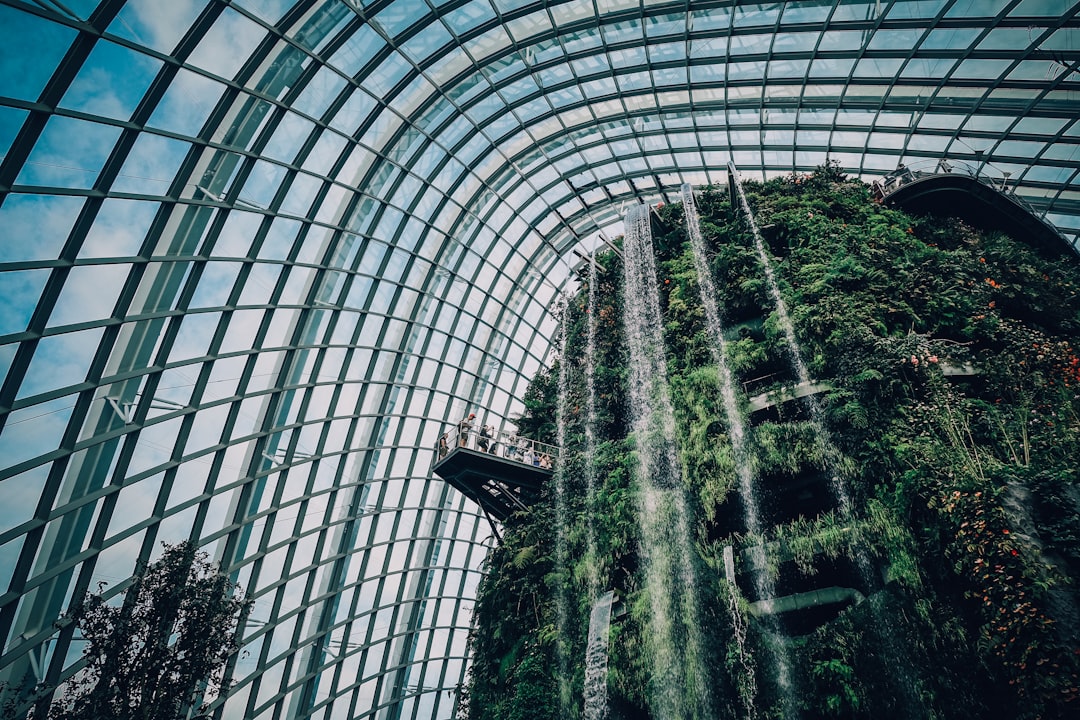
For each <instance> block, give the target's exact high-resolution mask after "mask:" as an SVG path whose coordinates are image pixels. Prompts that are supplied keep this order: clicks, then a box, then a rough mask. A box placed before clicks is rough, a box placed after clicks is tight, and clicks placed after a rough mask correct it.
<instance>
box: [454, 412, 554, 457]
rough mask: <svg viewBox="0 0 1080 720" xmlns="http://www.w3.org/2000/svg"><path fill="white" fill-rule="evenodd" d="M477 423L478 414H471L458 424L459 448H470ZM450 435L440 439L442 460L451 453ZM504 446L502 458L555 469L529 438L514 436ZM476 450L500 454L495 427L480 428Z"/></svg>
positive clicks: (545, 454) (483, 426)
mask: <svg viewBox="0 0 1080 720" xmlns="http://www.w3.org/2000/svg"><path fill="white" fill-rule="evenodd" d="M475 422H476V413H469V414H468V415H467V416H465V417H463V418H462V419H461V422H459V423H458V433H457V443H458V447H463V448H464V447H468V446H469V434H470V433H472V432H474V427H475ZM449 434H450V433H447V434H446V435H443V436H441V437H440V438H439V459H440V460H441V459H443V458H444V457H446V456H447V455H448V454H449V453H450V445H449V443H448V442H447V437H448V435H449ZM503 445H504V447H503V452H502V456H503V457H505V458H507V459H509V460H516V461H517V462H520V463H524V464H526V465H532V466H534V467H539V468H543V469H545V470H551V469H552V468H553V467H554V463H553V461H552V458H551V455H550V454H549V453H546V452H540V451H538V450H536V449H535V448H534V447H533V443H532V441H531V440H529V439H528V438H523V437H520V436H519V435H517V434H512V435H510V436H509V437H508V438H507V440H506V442H505V443H503ZM476 449H477V450H479V451H480V452H485V453H488V454H491V455H498V454H499V440H498V438H497V437H496V436H495V428H494V427H492V426H491V425H487V424H484V425H481V426H480V429H479V430H478V431H476Z"/></svg>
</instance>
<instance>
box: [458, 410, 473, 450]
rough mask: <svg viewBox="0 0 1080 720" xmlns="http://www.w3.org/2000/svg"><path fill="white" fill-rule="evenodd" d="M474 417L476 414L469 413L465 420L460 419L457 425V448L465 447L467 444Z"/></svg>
mask: <svg viewBox="0 0 1080 720" xmlns="http://www.w3.org/2000/svg"><path fill="white" fill-rule="evenodd" d="M475 417H476V413H469V416H468V417H467V418H462V420H461V422H459V423H458V447H466V446H467V445H468V444H469V431H470V430H472V423H473V419H474V418H475Z"/></svg>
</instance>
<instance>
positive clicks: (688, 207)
mask: <svg viewBox="0 0 1080 720" xmlns="http://www.w3.org/2000/svg"><path fill="white" fill-rule="evenodd" d="M682 201H683V213H684V215H685V219H686V230H687V234H688V235H689V237H690V245H691V247H692V249H693V253H694V266H695V269H696V270H697V276H698V288H699V289H700V291H701V304H702V308H703V309H704V311H705V323H706V326H707V328H708V331H709V339H710V341H711V343H710V346H709V349H710V351H711V353H712V356H713V361H714V362H715V363H716V368H717V377H718V385H719V390H720V398H721V401H722V402H721V405H722V406H723V409H724V419H725V421H726V424H727V429H728V438H729V439H730V441H731V452H732V456H733V459H734V462H735V474H736V477H737V478H738V483H739V498H740V500H741V504H742V510H743V521H744V522H745V523H746V529H747V532H748V533H749V534H750V535H751V536H753V537H757V538H761V537H762V526H761V517H760V507H761V497H760V494H759V491H758V486H757V478H756V473H755V471H754V463H753V457H752V453H751V452H750V451H749V449H748V448H747V445H746V421H745V419H744V417H743V413H742V411H741V410H740V409H739V404H738V401H737V399H736V395H735V381H734V380H733V378H732V375H731V369H730V368H729V367H728V363H727V340H726V338H725V337H724V328H723V324H722V321H721V317H720V308H719V306H718V305H717V297H719V295H718V294H717V292H716V285H715V283H714V282H713V278H712V271H711V270H710V268H709V263H708V257H707V253H706V248H705V240H704V238H703V237H702V235H701V223H700V220H699V217H698V212H697V204H696V203H695V201H694V192H693V188H692V187H691V186H690V185H688V184H687V185H683V186H682ZM749 574H750V577H751V579H752V581H753V583H754V590H755V592H756V593H757V596H758V597H759V598H762V599H769V598H774V597H776V587H775V583H774V582H773V579H772V577H771V576H770V574H769V572H768V570H767V569H766V563H763V562H754V563H753V566H752V568H751V570H750V573H749ZM728 581H729V585H730V587H729V589H730V591H731V592H732V594H733V596H734V595H737V593H738V588H737V586H736V584H735V578H734V574H732V576H731V577H729V578H728ZM729 610H730V612H731V614H732V627H733V628H735V630H736V633H735V637H736V640H737V641H738V643H739V653H740V664H741V665H742V667H743V668H744V672H747V673H750V677H748V678H746V683H747V687H748V689H749V690H750V692H747V693H746V695H747V697H744V698H743V702H744V705H745V707H746V714H747V717H748V718H752V717H754V716H755V708H754V704H753V701H754V697H753V696H752V692H753V691H755V690H756V687H757V683H756V679H755V678H754V677H753V665H752V663H751V662H750V661H749V658H748V657H744V656H745V655H747V650H746V647H745V632H743V633H740V632H739V631H738V630H739V627H740V624H741V623H742V622H744V618H742V617H736V616H735V615H736V614H739V615H740V616H741V611H740V610H739V609H738V607H737V605H736V603H735V602H734V599H733V601H732V602H731V603H730V607H729ZM763 625H764V629H765V631H766V634H767V636H768V640H769V643H768V645H769V650H770V659H771V661H772V670H773V673H774V677H775V679H776V683H777V687H778V688H779V691H780V700H781V704H782V707H783V712H784V716H785V717H791V716H793V715H794V714H795V700H794V697H793V694H794V689H793V687H792V682H791V662H790V658H789V652H788V638H787V637H786V635H785V633H784V631H783V628H782V627H781V626H780V623H779V622H777V620H776V619H775V617H773V616H771V615H770V616H766V617H765V618H764V622H763Z"/></svg>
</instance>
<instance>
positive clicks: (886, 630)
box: [728, 163, 925, 718]
mask: <svg viewBox="0 0 1080 720" xmlns="http://www.w3.org/2000/svg"><path fill="white" fill-rule="evenodd" d="M728 172H729V173H731V175H732V176H733V178H734V187H735V191H736V194H737V196H738V197H737V200H738V203H739V208H740V210H741V211H742V216H743V218H744V219H745V221H746V224H747V226H748V228H749V229H750V234H751V236H752V238H753V241H754V251H755V253H756V254H757V258H758V262H759V264H760V266H761V270H762V272H763V273H764V275H765V281H766V285H767V287H768V289H769V295H770V297H771V298H772V300H773V305H774V310H775V312H776V316H777V320H778V324H779V327H780V331H781V332H782V333H783V336H784V342H785V345H786V347H787V351H788V356H789V358H790V361H791V366H792V368H793V369H794V370H795V376H796V379H797V380H798V382H799V383H800V384H802V385H809V384H810V382H811V381H810V371H809V370H808V368H807V366H806V362H805V361H804V360H803V352H802V347H801V346H800V345H799V341H798V340H797V338H796V337H795V325H794V324H793V323H792V321H791V316H790V315H789V314H788V310H787V303H786V301H785V300H784V298H783V295H781V293H780V286H779V284H778V283H777V281H776V273H775V271H774V269H773V264H772V259H771V258H770V257H769V254H768V252H766V249H765V241H764V239H763V238H762V236H761V230H760V229H759V228H758V225H757V220H756V219H755V217H754V213H753V211H752V210H751V208H750V203H749V202H748V201H747V199H746V193H745V191H744V190H743V187H742V181H741V180H740V178H739V174H738V170H737V169H736V168H735V166H734V165H732V164H730V163H729V165H728ZM735 200H736V198H732V202H733V203H734V202H735ZM803 402H804V404H805V406H806V408H807V410H808V411H809V413H810V423H811V425H812V427H813V430H814V433H815V435H816V437H817V439H818V443H819V444H820V447H821V449H822V454H823V456H824V458H825V470H826V472H827V473H828V476H829V481H830V487H831V489H832V492H833V496H834V498H835V499H836V501H837V504H838V505H839V506H840V513H841V517H842V518H843V519H844V520H845V522H849V523H854V522H855V520H856V518H855V512H854V510H855V509H854V504H853V502H852V498H851V489H850V486H849V479H848V477H847V475H848V472H849V471H848V469H847V462H846V460H845V458H844V456H843V454H842V453H841V452H840V449H839V447H838V446H837V445H836V443H835V442H834V441H833V439H832V436H831V433H830V432H829V429H828V427H827V426H826V424H825V411H824V408H823V407H822V405H821V403H820V402H819V401H818V399H817V398H816V397H815V396H814V395H812V394H811V395H807V396H805V397H804V398H803ZM852 554H853V556H854V558H853V559H854V560H855V565H856V567H857V568H858V570H859V574H860V575H861V579H862V582H863V584H864V585H865V586H866V587H870V588H872V587H874V586H875V585H877V584H878V582H879V578H878V577H875V575H876V573H875V571H874V568H873V566H872V563H871V561H870V557H869V555H868V553H867V551H866V549H865V548H864V547H862V545H861V543H857V544H856V545H855V547H854V549H853V553H852ZM870 606H871V608H873V609H874V615H875V622H873V623H871V628H870V631H871V632H873V633H874V635H875V638H876V640H877V644H878V646H879V647H880V648H881V650H882V652H883V654H884V655H885V659H886V662H887V664H888V665H889V666H890V667H891V668H892V669H893V675H892V678H893V681H894V684H895V686H896V687H897V689H898V690H899V691H900V692H901V693H902V694H903V699H902V700H901V701H900V702H899V703H898V706H899V707H898V708H897V710H898V712H902V713H904V715H905V716H906V717H909V718H921V717H924V716H925V713H923V712H921V710H920V708H921V704H920V702H919V700H918V697H919V692H918V689H917V687H916V680H915V677H914V675H913V673H912V669H911V661H910V659H909V658H908V657H907V652H906V650H905V649H904V648H903V647H901V646H900V645H899V644H898V643H897V641H896V637H895V634H894V633H892V632H890V624H891V623H892V622H893V619H892V618H891V617H890V616H889V614H888V613H887V612H884V611H882V610H881V609H880V608H879V605H878V602H877V601H876V600H875V599H874V598H873V597H871V598H870Z"/></svg>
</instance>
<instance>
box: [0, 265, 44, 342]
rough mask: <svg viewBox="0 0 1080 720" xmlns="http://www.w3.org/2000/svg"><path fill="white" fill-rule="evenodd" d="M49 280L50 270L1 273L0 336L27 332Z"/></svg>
mask: <svg viewBox="0 0 1080 720" xmlns="http://www.w3.org/2000/svg"><path fill="white" fill-rule="evenodd" d="M48 279H49V271H48V270H19V271H8V272H0V307H3V312H0V335H7V334H9V333H17V332H22V331H24V330H26V326H27V325H28V324H29V322H30V317H31V316H32V315H33V314H34V310H36V309H37V304H38V299H39V298H40V297H41V291H42V289H43V288H44V287H45V282H46V281H47V280H48Z"/></svg>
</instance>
